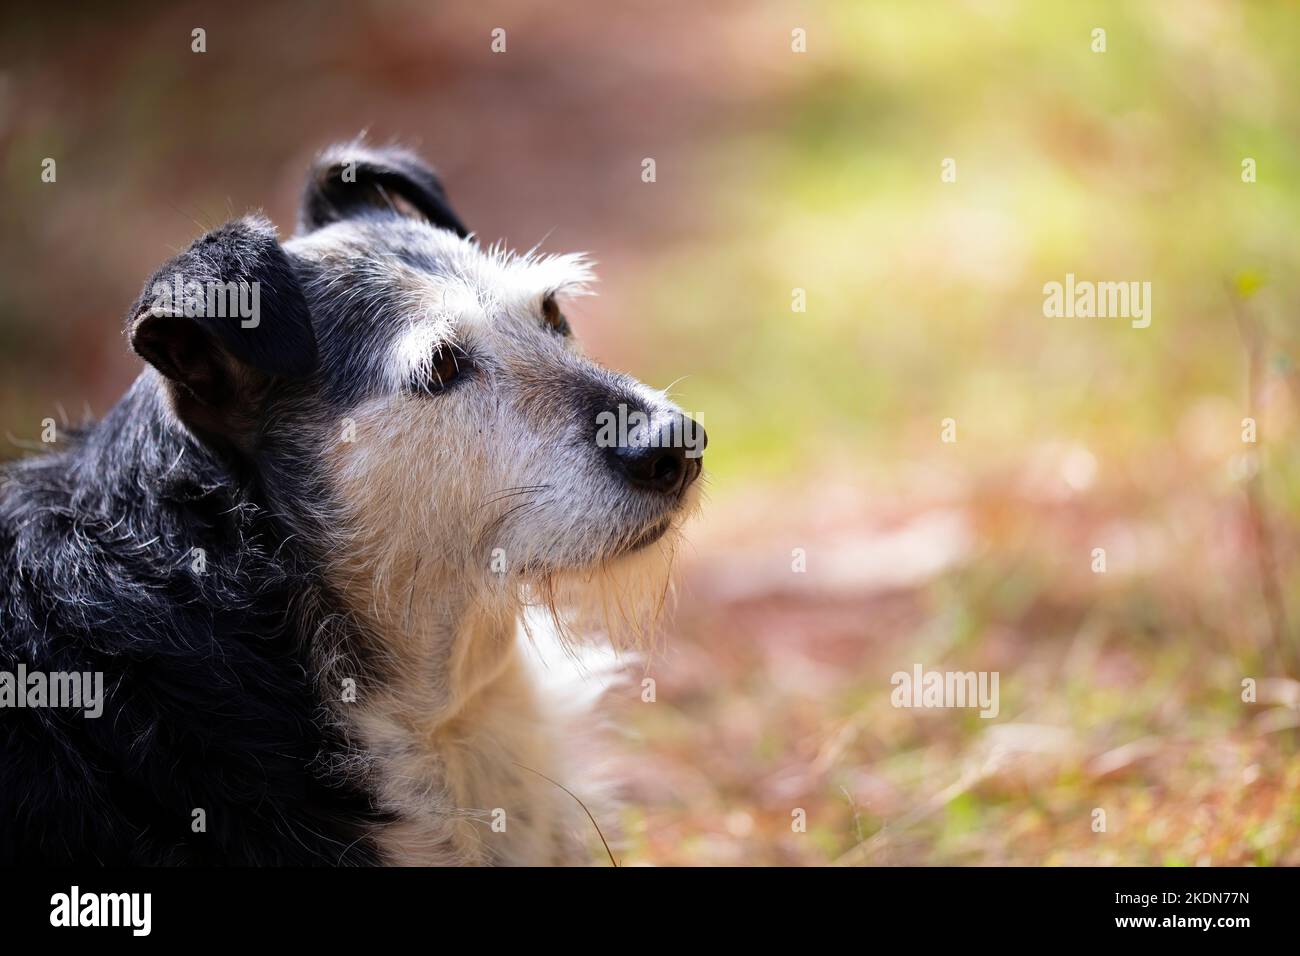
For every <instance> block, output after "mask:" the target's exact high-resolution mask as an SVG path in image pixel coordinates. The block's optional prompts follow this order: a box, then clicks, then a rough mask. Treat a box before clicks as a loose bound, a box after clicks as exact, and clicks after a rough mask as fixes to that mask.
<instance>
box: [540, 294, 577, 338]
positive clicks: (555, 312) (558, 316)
mask: <svg viewBox="0 0 1300 956" xmlns="http://www.w3.org/2000/svg"><path fill="white" fill-rule="evenodd" d="M542 318H543V319H545V320H546V327H547V328H548V329H550V330H551V331H552V332H556V333H558V334H560V335H572V334H573V330H572V329H570V328H569V320H568V319H566V318H565V317H564V313H563V312H561V311H560V306H559V304H558V303H557V302H556V301H555V299H554V297H552V296H547V297H546V299H545V300H543V302H542Z"/></svg>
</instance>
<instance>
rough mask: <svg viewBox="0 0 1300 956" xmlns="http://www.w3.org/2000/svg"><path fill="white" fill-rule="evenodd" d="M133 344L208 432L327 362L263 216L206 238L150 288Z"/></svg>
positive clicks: (133, 328) (131, 324) (133, 317)
mask: <svg viewBox="0 0 1300 956" xmlns="http://www.w3.org/2000/svg"><path fill="white" fill-rule="evenodd" d="M127 334H128V336H129V337H130V340H131V348H132V349H134V350H135V351H136V353H137V354H139V355H140V357H141V358H143V359H144V360H145V361H147V362H148V363H149V364H151V365H152V366H153V367H154V368H156V369H157V370H158V371H159V372H161V373H162V374H163V375H164V376H165V377H166V378H167V380H168V382H169V383H170V385H171V391H172V394H173V396H174V397H175V399H176V404H177V408H178V411H180V412H181V413H182V415H183V417H196V418H199V419H201V422H200V424H202V425H203V426H204V427H206V428H209V429H211V428H214V427H217V426H218V425H219V424H220V423H221V422H222V421H223V420H226V419H230V418H232V417H234V416H239V415H242V414H245V413H246V412H247V411H248V409H249V408H250V406H251V404H252V399H253V397H254V396H253V395H252V394H251V393H253V392H254V391H256V390H258V389H260V388H262V387H264V386H265V385H266V384H267V383H268V382H269V381H270V380H271V379H272V378H276V377H279V378H301V377H303V376H306V375H309V374H310V373H311V372H312V371H313V370H314V369H315V368H316V365H317V353H316V336H315V334H314V333H313V331H312V326H311V315H310V313H309V312H308V309H307V300H306V299H305V298H304V296H303V293H302V288H301V286H300V285H299V283H298V278H297V276H296V275H295V274H294V271H293V266H292V264H291V263H290V262H289V259H288V257H287V256H286V255H285V252H284V250H283V249H282V248H281V247H280V242H279V240H278V239H277V238H276V233H275V227H274V226H272V225H271V223H269V222H268V221H267V220H265V219H263V218H261V217H260V216H246V217H245V218H243V219H238V220H235V221H234V222H229V223H226V224H225V225H224V226H221V227H220V228H218V229H214V230H213V231H212V232H209V233H208V234H207V235H205V236H203V237H202V238H200V239H198V240H196V241H195V242H194V243H193V245H191V246H190V247H189V248H188V249H186V250H185V251H184V252H182V253H181V254H180V255H178V256H176V258H174V259H172V260H171V261H170V262H168V263H167V264H166V265H164V266H163V267H162V268H161V269H159V270H158V271H157V272H156V273H154V275H153V278H151V279H150V280H149V282H148V284H146V285H145V288H144V291H143V292H142V293H141V295H140V298H139V299H137V300H136V302H135V305H134V306H133V307H132V309H131V312H130V315H129V316H128V320H127Z"/></svg>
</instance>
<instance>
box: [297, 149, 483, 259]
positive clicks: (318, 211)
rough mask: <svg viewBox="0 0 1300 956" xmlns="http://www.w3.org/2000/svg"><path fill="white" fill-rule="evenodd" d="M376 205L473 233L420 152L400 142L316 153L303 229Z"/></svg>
mask: <svg viewBox="0 0 1300 956" xmlns="http://www.w3.org/2000/svg"><path fill="white" fill-rule="evenodd" d="M376 209H378V210H386V211H389V212H393V213H395V214H397V215H402V216H411V217H415V218H421V219H426V220H428V221H429V222H430V223H432V224H433V225H435V226H437V227H438V228H440V229H450V230H451V231H452V232H454V233H456V235H458V236H462V237H464V236H468V235H469V230H467V229H466V228H465V226H464V224H463V223H461V221H460V217H459V216H457V215H456V213H455V211H454V210H453V209H452V208H451V203H449V202H448V201H447V192H446V190H445V189H443V188H442V182H441V180H439V179H438V177H437V176H436V175H435V174H434V172H433V170H432V169H430V168H429V167H428V166H426V165H425V164H424V163H423V162H421V161H420V158H419V157H418V156H416V155H415V154H414V153H412V152H410V151H409V150H405V149H401V148H400V147H396V146H385V147H382V148H374V147H369V146H364V145H362V144H359V143H347V144H342V145H338V146H331V147H330V148H329V149H327V150H325V151H324V152H323V153H321V154H320V156H318V157H317V159H316V164H315V165H314V166H313V167H312V171H311V174H310V176H309V177H308V179H307V188H306V190H305V191H304V193H303V197H302V209H301V211H300V212H299V214H298V230H299V232H310V231H311V230H313V229H319V228H320V227H321V226H327V225H329V224H330V223H332V222H338V221H339V220H341V219H348V218H350V217H352V216H355V215H357V214H358V213H361V212H366V211H373V210H376Z"/></svg>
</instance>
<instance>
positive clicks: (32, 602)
mask: <svg viewBox="0 0 1300 956" xmlns="http://www.w3.org/2000/svg"><path fill="white" fill-rule="evenodd" d="M3 480H4V487H3V489H2V490H0V561H2V563H0V666H2V667H3V668H4V669H5V670H8V671H11V672H12V671H14V670H15V669H16V667H17V665H18V663H19V662H20V661H23V662H25V663H26V666H27V668H28V670H29V671H33V670H43V671H96V670H97V671H102V672H103V673H104V675H105V676H104V692H105V697H106V701H105V705H104V712H103V714H102V716H100V717H99V718H97V719H89V718H87V717H85V716H84V715H83V713H82V712H81V711H77V710H56V709H49V708H46V709H24V710H5V711H3V712H0V863H5V864H14V863H25V862H40V863H47V864H54V863H74V862H98V863H106V864H113V863H119V864H120V863H145V864H175V863H230V864H241V863H243V864H258V863H304V864H307V863H322V864H324V863H328V864H335V863H365V862H370V861H371V859H372V849H371V847H370V846H369V845H368V843H367V842H366V841H365V840H364V839H363V830H362V827H363V826H364V824H365V822H366V821H367V819H368V818H370V817H371V810H370V807H369V804H368V802H367V799H366V797H365V796H364V794H363V793H362V792H361V791H360V790H359V789H357V788H356V787H354V786H353V785H351V784H349V782H348V781H347V780H346V779H345V778H343V777H341V776H338V775H337V767H336V766H334V765H335V764H337V763H338V758H339V757H340V756H341V755H342V754H343V752H344V747H343V743H342V741H341V740H339V739H338V738H337V737H336V736H335V735H334V734H333V733H332V732H331V731H330V723H329V721H328V720H327V718H326V713H325V711H324V709H323V707H322V703H321V701H320V699H319V691H318V689H317V687H316V686H315V683H314V680H313V668H312V663H311V655H310V650H309V648H308V647H307V646H306V643H305V640H304V638H305V637H309V636H310V629H311V626H312V623H313V616H314V614H319V612H318V611H317V612H313V608H312V601H311V598H312V595H314V594H317V593H319V589H320V585H319V583H318V582H317V580H316V578H315V575H314V573H313V572H312V570H311V567H310V564H309V563H308V562H307V561H306V560H305V558H304V556H303V555H301V554H299V553H298V552H297V551H296V550H295V549H294V548H293V547H292V546H291V545H290V544H289V543H288V542H286V540H285V536H284V533H283V530H282V529H281V528H280V527H279V526H278V523H277V522H276V521H275V520H274V518H273V516H271V515H270V514H268V513H267V511H266V510H265V509H264V508H263V507H262V506H260V505H259V504H258V503H257V500H256V499H257V497H258V495H257V492H256V490H255V489H254V488H252V487H248V486H241V485H240V484H238V483H237V482H235V481H234V480H233V479H232V476H231V473H230V472H229V471H228V470H227V469H226V468H225V467H224V466H223V465H222V464H221V463H219V462H218V461H217V460H216V459H214V457H213V456H212V455H210V454H209V453H208V452H207V451H206V450H205V449H204V448H202V447H201V446H200V445H198V444H197V443H196V442H195V441H194V439H192V438H191V437H190V436H189V435H188V434H186V433H185V432H183V431H182V430H181V429H180V428H179V427H178V426H177V425H176V424H175V423H174V422H172V421H170V420H169V413H168V412H167V410H166V408H165V407H164V403H163V400H162V396H161V394H160V389H159V388H158V385H157V383H156V379H154V378H153V377H152V376H149V375H147V376H142V377H141V378H140V380H138V381H137V382H136V384H135V386H133V387H132V389H131V391H130V392H129V393H128V394H127V396H126V397H125V398H124V399H123V401H122V402H121V403H120V404H119V405H118V406H117V407H116V408H114V409H113V410H112V412H111V413H110V414H109V415H108V416H107V417H106V418H105V419H104V420H103V421H102V422H100V423H99V424H98V425H96V426H95V427H94V428H93V429H91V430H90V431H89V432H88V433H86V434H85V435H84V436H83V437H80V438H78V439H76V440H75V442H74V445H73V447H72V448H70V449H69V450H66V451H63V452H60V453H57V454H53V455H47V456H43V457H38V458H35V459H30V460H28V461H25V462H22V463H20V464H18V465H16V466H12V467H11V468H10V469H9V470H8V471H7V472H6V473H5V474H4V476H3ZM193 548H203V549H204V550H205V552H206V555H207V568H206V571H205V573H203V574H196V573H194V572H193V571H192V570H191V566H192V560H193V557H192V556H193V552H192V549H193ZM195 809H202V810H203V811H204V812H205V814H206V825H207V832H206V833H195V832H193V829H192V822H193V816H192V814H193V811H194V810H195Z"/></svg>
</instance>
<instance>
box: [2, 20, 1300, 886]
mask: <svg viewBox="0 0 1300 956" xmlns="http://www.w3.org/2000/svg"><path fill="white" fill-rule="evenodd" d="M611 6H612V5H604V4H599V3H596V2H588V0H584V2H577V3H566V4H564V5H563V6H562V8H561V9H560V10H559V11H557V10H544V9H540V7H539V5H534V4H526V3H523V2H487V3H477V4H468V3H458V4H450V3H449V4H425V3H414V2H411V3H401V2H391V3H369V4H361V5H349V6H347V7H343V6H341V5H340V6H338V7H335V6H326V7H321V6H318V5H314V4H307V3H288V4H276V5H271V6H269V7H268V8H264V7H263V6H261V5H254V4H243V3H227V4H222V5H220V6H219V7H208V6H204V5H199V4H186V3H180V4H173V5H170V6H169V7H168V8H167V9H166V10H165V11H160V12H152V11H149V10H148V9H147V8H146V7H144V6H140V7H138V8H136V9H135V10H134V11H133V10H132V8H131V7H130V5H128V6H127V7H126V8H125V9H117V8H115V9H113V10H112V11H109V10H106V9H104V10H101V9H100V8H99V7H98V6H89V5H87V6H85V7H83V8H80V9H79V8H77V7H75V6H74V7H72V8H68V9H65V10H61V11H58V12H56V11H54V10H53V9H52V8H51V9H50V10H48V11H46V12H44V13H41V12H40V11H36V12H35V13H33V12H32V11H27V12H25V13H18V12H13V13H8V14H6V19H7V22H6V25H5V30H4V31H3V36H2V37H0V53H2V55H3V59H2V60H0V147H2V149H3V166H2V167H0V177H2V180H3V185H4V196H5V203H4V205H5V218H6V228H5V229H4V230H3V231H2V232H0V425H3V428H4V429H5V430H6V432H7V434H8V435H9V436H12V438H13V439H14V440H15V441H14V442H12V443H11V442H5V449H4V451H3V452H2V453H0V454H3V455H6V456H9V455H17V454H21V453H24V452H23V447H22V446H23V445H24V444H26V443H28V442H31V441H33V440H35V439H36V437H37V436H38V433H39V430H40V421H41V419H42V418H44V417H46V416H47V415H54V416H56V417H57V416H58V415H61V414H64V413H65V412H66V414H67V415H68V416H69V417H71V418H73V419H76V418H79V417H80V416H81V415H82V413H83V409H84V408H86V407H88V408H89V409H90V410H91V411H93V412H94V413H95V414H99V413H102V412H103V410H104V409H105V408H106V407H107V406H108V405H109V404H111V402H112V401H113V400H114V399H115V397H116V396H117V395H118V394H120V392H121V390H122V389H123V388H124V387H125V385H126V384H127V383H128V382H129V381H130V379H131V378H132V376H133V375H134V373H135V371H136V369H137V367H138V366H137V363H136V362H135V361H134V360H133V359H132V358H131V357H130V356H129V355H128V354H127V350H126V348H125V344H124V342H123V340H122V338H121V336H120V334H119V331H120V327H121V318H122V314H123V312H124V310H125V309H126V307H127V306H128V305H129V304H130V302H131V301H132V299H133V298H134V296H135V294H136V293H137V292H138V290H139V287H140V285H141V284H142V282H143V281H144V279H145V278H146V277H147V276H148V275H149V274H150V272H151V271H152V269H153V268H154V267H155V266H156V265H157V264H158V263H160V262H161V261H163V260H164V259H165V258H167V257H168V256H169V255H171V254H172V253H173V252H174V251H176V250H178V249H180V248H182V247H183V246H185V245H186V244H187V243H188V242H189V241H190V239H192V238H193V237H194V236H195V235H197V234H198V232H200V231H201V229H203V228H206V227H209V226H212V225H215V224H217V223H219V222H221V221H223V220H224V219H226V218H229V217H232V216H235V215H238V214H241V213H242V212H244V211H245V210H246V209H249V208H255V207H264V208H265V209H266V210H267V212H268V213H269V214H270V215H271V216H272V218H273V219H274V220H275V221H276V222H278V223H279V224H280V225H281V229H282V231H283V232H286V233H287V232H288V231H289V230H290V229H291V226H292V222H293V214H294V209H295V204H296V198H297V191H298V188H299V185H300V183H301V176H302V173H303V170H304V169H305V164H306V162H307V161H308V159H309V158H310V156H311V154H312V153H313V152H314V151H315V150H316V149H318V148H319V147H321V146H322V145H324V144H326V143H328V142H330V141H333V140H337V139H343V138H350V137H352V136H354V135H356V134H357V133H358V132H359V131H361V130H367V131H368V132H369V135H370V137H371V138H372V139H373V140H377V141H385V140H389V139H399V140H401V141H404V142H406V143H408V144H410V145H413V146H415V147H416V148H417V149H419V150H420V151H422V152H423V153H424V155H425V156H426V157H427V158H428V159H430V160H431V161H433V162H434V163H435V164H437V165H438V166H439V168H440V171H441V172H442V175H443V177H444V180H445V182H446V184H447V186H448V189H449V191H450V194H451V196H452V199H453V202H454V203H455V205H456V206H457V207H458V209H459V210H460V212H461V213H462V216H463V218H464V219H465V220H466V222H467V223H468V224H469V226H470V228H472V229H474V230H476V231H477V232H478V233H479V234H480V236H482V237H483V238H484V239H485V240H487V241H493V240H497V239H504V240H506V241H507V242H509V243H510V244H512V245H513V246H515V247H517V248H528V247H530V246H532V245H534V244H535V243H537V242H539V241H542V240H545V241H544V245H543V248H544V249H546V250H548V251H572V250H578V249H582V250H587V251H589V252H590V253H591V254H592V255H593V257H594V258H595V259H596V260H597V261H598V263H599V272H600V275H601V284H600V296H599V297H598V298H595V299H588V300H583V301H582V302H580V303H578V304H576V305H575V307H574V308H573V309H572V310H570V311H571V315H570V318H571V321H572V323H573V325H574V327H575V329H576V331H577V333H578V335H579V336H580V337H581V338H582V339H583V340H584V341H585V342H586V344H587V346H588V349H589V350H590V351H591V352H593V353H594V354H595V355H596V357H598V358H600V359H602V360H604V361H606V362H608V363H609V364H611V365H615V366H617V367H621V368H625V369H627V370H629V371H631V372H633V373H634V374H637V375H638V376H640V377H642V378H643V379H645V380H646V381H648V382H650V383H652V384H655V385H658V386H661V387H662V386H667V385H669V384H670V383H672V384H673V394H674V396H675V397H676V398H677V399H678V401H679V402H680V403H681V404H682V405H683V406H684V407H685V408H687V409H688V410H690V411H692V412H693V413H696V414H697V415H698V416H699V417H701V418H702V419H703V421H704V424H705V425H706V427H707V428H708V430H709V434H710V445H709V453H708V456H707V467H708V469H709V473H710V477H709V482H710V484H709V502H708V504H707V506H706V508H705V510H704V512H703V514H702V515H701V517H700V518H699V519H698V521H697V522H696V524H695V525H694V526H693V527H692V529H691V535H690V538H691V542H690V546H689V547H688V548H687V551H686V553H685V554H684V555H683V560H682V579H681V587H680V589H679V590H680V594H679V599H678V613H677V615H676V618H675V619H674V621H673V622H672V624H671V625H670V627H669V631H670V635H669V640H668V642H667V649H666V650H665V651H664V652H663V653H662V654H661V655H660V656H658V657H657V658H656V659H655V660H654V661H653V662H652V663H651V665H650V669H649V672H650V673H651V674H652V675H653V676H654V677H655V679H656V681H657V685H658V688H659V689H658V694H657V700H656V701H655V703H654V704H652V705H651V704H645V703H642V702H641V701H640V699H639V695H629V698H628V699H627V700H620V701H616V702H615V706H616V707H617V708H618V709H620V710H621V712H622V713H621V715H620V723H621V725H622V726H624V727H625V728H628V730H627V732H626V739H625V740H624V741H623V750H624V752H625V754H626V758H625V759H626V764H627V766H626V767H625V774H624V776H625V779H627V780H628V781H629V785H628V794H627V796H628V804H627V809H626V811H625V814H624V819H623V820H621V821H618V823H619V824H620V825H619V826H618V827H613V823H611V828H616V829H619V830H620V831H621V838H620V846H621V850H620V853H621V855H622V858H623V859H624V861H626V862H633V863H638V862H639V863H723V862H725V863H752V864H763V863H796V864H815V863H825V862H831V861H840V862H847V863H872V864H886V863H1001V862H1019V863H1085V864H1087V863H1167V864H1195V863H1230V864H1237V863H1264V864H1268V863H1290V864H1296V863H1300V849H1298V848H1300V839H1298V838H1300V792H1298V788H1300V755H1298V753H1297V740H1298V737H1297V735H1298V733H1300V684H1298V683H1296V681H1295V678H1297V677H1300V671H1298V670H1297V661H1300V650H1297V647H1298V640H1300V635H1298V634H1297V630H1296V624H1295V623H1294V618H1295V617H1296V616H1297V615H1300V600H1297V598H1300V549H1298V547H1297V545H1298V544H1300V483H1298V482H1297V480H1296V479H1297V472H1298V469H1300V457H1298V456H1297V455H1296V453H1295V450H1294V449H1295V438H1296V429H1297V423H1296V410H1297V403H1298V402H1300V379H1298V377H1297V370H1296V365H1295V362H1296V360H1297V358H1300V334H1298V332H1297V328H1296V322H1295V318H1296V316H1295V310H1296V305H1295V303H1296V302H1297V301H1298V297H1297V292H1298V291H1300V290H1298V289H1297V282H1298V281H1300V280H1298V278H1297V276H1298V275H1300V273H1298V271H1297V268H1296V266H1297V257H1300V243H1298V242H1297V241H1296V223H1297V221H1300V187H1297V183H1298V182H1300V110H1298V109H1297V106H1298V104H1297V95H1298V92H1297V91H1300V56H1297V53H1300V8H1298V7H1297V5H1296V4H1294V3H1289V2H1276V3H1263V2H1261V3H1232V2H1227V0H1223V2H1214V0H1187V2H1180V3H1177V4H1174V3H1161V2H1155V0H1143V2H1114V3H1092V2H1088V3H1071V2H1065V0H1061V2H1028V0H1026V2H994V0H988V2H950V3H909V2H902V0H899V2H837V3H814V2H789V3H781V2H773V3H765V4H750V3H740V2H724V3H719V4H710V5H708V6H707V9H701V8H700V6H699V5H696V4H690V3H685V2H677V0H673V2H667V3H650V2H643V3H630V4H620V5H618V6H617V9H611V8H610V7H611ZM195 27H203V28H204V29H205V30H206V31H207V47H208V52H206V53H204V54H195V53H192V52H191V50H190V31H191V30H192V29H193V28H195ZM496 27H502V28H505V29H506V31H507V51H506V52H505V53H504V54H493V53H492V52H491V50H490V46H489V44H490V39H491V38H490V32H491V30H492V29H493V28H496ZM796 28H799V29H803V30H805V31H806V35H807V52H806V53H795V52H792V49H791V31H792V30H794V29H796ZM1098 28H1100V29H1104V30H1105V41H1106V49H1105V52H1095V51H1094V49H1093V46H1094V35H1093V31H1094V30H1095V29H1098ZM45 157H52V158H55V159H56V161H57V164H58V166H57V170H58V180H57V182H56V183H53V184H49V183H42V182H41V180H40V170H41V161H42V159H43V158H45ZM646 157H651V158H654V159H655V161H656V168H657V169H656V171H657V181H656V182H654V183H643V182H642V181H641V177H640V173H641V161H642V160H643V159H644V158H646ZM948 158H951V159H953V160H954V161H955V164H956V167H955V168H956V174H957V175H956V180H955V181H954V182H944V181H942V179H941V175H940V174H941V171H942V167H941V164H942V163H943V161H944V160H945V159H948ZM1246 158H1250V159H1253V160H1254V161H1255V164H1256V169H1257V181H1255V182H1252V183H1247V182H1243V180H1242V162H1243V160H1244V159H1246ZM1066 273H1074V274H1075V275H1076V276H1077V277H1078V278H1079V279H1090V280H1096V281H1128V280H1136V281H1149V282H1150V283H1151V285H1152V321H1151V325H1150V327H1149V328H1145V329H1134V328H1131V327H1130V324H1129V322H1128V321H1127V320H1125V319H1114V318H1109V319H1108V318H1091V319H1085V318H1046V317H1044V315H1043V308H1042V307H1043V285H1044V283H1047V282H1051V281H1058V282H1059V281H1063V280H1064V278H1065V275H1066ZM796 289H801V290H803V292H804V295H805V296H806V311H802V312H800V311H794V310H793V309H792V297H793V296H794V294H795V293H794V290H796ZM1248 416H1249V417H1253V418H1255V419H1256V420H1257V422H1258V441H1257V442H1256V443H1253V444H1251V443H1245V442H1243V441H1242V419H1243V418H1245V417H1248ZM948 418H951V419H953V420H955V423H956V430H957V431H956V434H957V441H956V442H954V443H945V442H943V441H941V440H940V433H941V422H942V421H943V420H944V419H948ZM1096 548H1104V549H1105V550H1106V556H1107V567H1106V571H1105V573H1104V574H1099V573H1094V571H1093V562H1094V558H1093V552H1094V549H1096ZM797 549H798V550H800V551H801V553H802V554H803V556H804V559H805V560H806V568H807V570H806V571H805V572H803V573H799V572H795V571H793V570H792V562H793V561H794V560H795V559H794V557H793V556H794V554H795V553H796V550H797ZM914 663H920V664H922V665H924V666H925V667H926V668H928V669H949V670H962V671H965V670H996V671H998V672H999V673H1000V675H1001V694H1002V702H1001V713H1000V715H999V717H998V718H997V719H996V720H982V719H980V718H979V717H978V716H976V714H975V713H974V712H972V711H915V710H904V709H898V708H894V707H892V706H891V704H890V700H889V697H890V691H891V689H892V688H891V685H890V682H889V678H890V675H891V674H892V673H893V672H895V671H898V670H909V671H910V669H911V668H912V666H913V664H914ZM1243 680H1253V681H1255V682H1256V683H1255V687H1256V689H1257V690H1256V699H1255V700H1254V701H1243V700H1242V681H1243ZM800 809H802V810H803V811H804V812H805V815H806V817H807V820H808V826H807V832H797V831H796V830H794V829H792V827H791V820H792V814H793V813H794V812H795V811H796V810H800ZM1098 809H1100V810H1102V811H1104V814H1105V820H1106V828H1105V830H1104V831H1098V830H1097V829H1095V823H1094V821H1095V820H1096V819H1098V818H1097V816H1096V813H1095V811H1097V810H1098Z"/></svg>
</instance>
